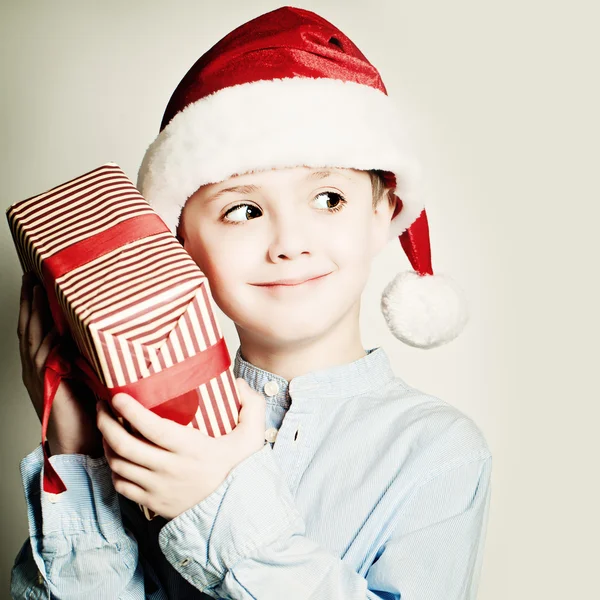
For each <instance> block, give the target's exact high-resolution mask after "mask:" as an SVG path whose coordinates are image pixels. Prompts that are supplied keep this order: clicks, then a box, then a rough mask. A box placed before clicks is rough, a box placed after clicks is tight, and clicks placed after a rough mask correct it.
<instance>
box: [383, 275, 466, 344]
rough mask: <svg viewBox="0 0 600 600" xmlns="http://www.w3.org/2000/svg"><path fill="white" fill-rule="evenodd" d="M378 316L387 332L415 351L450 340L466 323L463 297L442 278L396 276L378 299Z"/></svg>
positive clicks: (445, 277) (451, 283)
mask: <svg viewBox="0 0 600 600" xmlns="http://www.w3.org/2000/svg"><path fill="white" fill-rule="evenodd" d="M381 312H382V313H383V316H384V317H385V320H386V323H387V325H388V327H389V328H390V330H391V332H392V333H393V334H394V335H395V336H396V337H397V338H398V339H399V340H400V341H402V342H404V343H405V344H408V345H409V346H414V347H415V348H435V347H436V346H442V345H443V344H446V343H447V342H449V341H451V340H453V339H454V338H455V337H456V336H458V334H459V333H460V332H461V331H462V330H463V329H464V327H465V325H466V323H467V321H468V309H467V303H466V300H465V297H464V295H463V293H462V291H461V290H460V289H459V287H458V286H457V285H456V284H455V283H454V282H453V281H452V279H450V278H449V277H447V276H445V275H439V274H436V275H422V276H421V275H419V274H418V273H416V272H415V271H405V272H403V273H398V275H396V277H395V278H394V279H393V280H392V281H391V282H390V283H389V284H388V286H387V287H386V288H385V290H384V291H383V294H382V296H381Z"/></svg>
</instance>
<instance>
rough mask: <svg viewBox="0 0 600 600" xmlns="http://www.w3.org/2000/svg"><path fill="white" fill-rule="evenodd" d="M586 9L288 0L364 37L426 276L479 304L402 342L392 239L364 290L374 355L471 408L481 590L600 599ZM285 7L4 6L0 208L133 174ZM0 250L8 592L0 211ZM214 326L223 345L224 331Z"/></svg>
mask: <svg viewBox="0 0 600 600" xmlns="http://www.w3.org/2000/svg"><path fill="white" fill-rule="evenodd" d="M593 4H594V3H593V2H589V3H585V2H580V1H574V0H573V1H571V2H569V3H567V2H547V1H546V2H542V1H541V0H540V1H538V2H535V1H534V0H518V1H515V0H505V1H504V2H496V3H491V2H481V1H479V2H478V1H476V0H456V1H454V2H445V1H443V0H425V1H424V0H421V1H419V2H400V1H389V2H384V1H381V0H370V1H369V2H358V1H351V2H348V1H347V2H343V3H342V2H339V3H338V2H334V1H330V2H303V3H301V6H303V7H304V8H309V9H313V10H316V11H317V12H319V13H321V14H322V15H323V16H324V17H326V18H328V19H329V20H331V21H332V22H333V23H335V24H336V25H337V26H338V27H340V29H342V30H343V31H344V32H345V33H346V34H348V35H349V36H350V37H351V38H352V39H353V40H354V41H355V42H356V43H357V45H358V46H359V47H360V48H361V49H362V50H363V52H364V53H365V54H366V55H367V57H368V58H369V59H370V60H371V61H372V62H373V63H374V64H375V65H376V66H377V67H378V68H379V69H380V71H381V73H382V76H383V79H384V81H385V83H386V85H387V87H388V91H389V93H390V94H391V95H392V96H393V97H394V98H396V100H397V102H398V103H399V104H400V105H401V106H402V107H403V110H404V111H405V113H406V115H407V127H408V128H409V130H410V133H411V136H412V137H413V139H414V145H415V149H416V151H417V152H418V155H419V157H420V159H421V161H422V162H423V164H424V167H425V174H426V177H427V180H428V192H427V198H426V201H427V207H428V214H429V218H430V225H431V238H432V251H433V260H434V269H437V270H438V271H440V272H446V273H449V274H450V275H452V276H453V277H454V278H455V279H456V280H458V281H459V282H460V283H461V284H462V286H463V287H464V289H465V291H466V293H467V295H468V297H469V300H470V305H471V315H472V316H471V321H470V324H469V326H468V328H467V330H466V331H465V333H463V335H462V336H461V337H460V338H459V339H458V340H455V341H454V342H453V343H451V344H449V345H447V346H446V347H443V348H439V349H435V350H429V351H420V350H416V349H412V348H409V347H407V346H404V345H403V344H401V343H400V342H397V341H396V340H395V339H394V338H393V337H392V336H391V334H389V333H388V332H387V330H386V327H385V323H384V321H383V317H382V316H381V314H380V313H379V308H378V303H379V294H380V293H381V290H382V289H383V287H384V286H385V284H386V283H387V281H388V280H389V279H391V277H392V276H393V275H394V273H395V272H396V271H398V270H401V269H406V268H408V261H407V260H406V258H405V256H404V254H403V253H402V251H401V249H400V246H399V244H396V243H390V244H389V246H388V247H387V248H386V249H385V250H384V251H383V253H382V254H381V256H380V257H379V258H378V260H377V262H376V264H375V269H374V271H373V276H372V278H371V281H370V283H369V286H368V289H367V290H366V292H365V297H364V309H363V316H362V325H363V331H364V343H365V346H367V347H370V346H373V345H383V346H384V347H385V349H386V350H387V351H388V353H389V354H390V356H391V359H392V361H393V365H394V367H395V370H396V372H397V373H398V375H400V376H401V377H403V378H404V379H405V380H407V381H408V382H409V383H410V384H412V385H414V386H416V387H418V388H421V389H423V390H425V391H427V392H430V393H433V394H436V395H438V396H440V397H441V398H443V399H445V400H447V401H449V402H451V403H452V404H454V405H455V406H457V407H458V408H459V409H461V410H462V411H464V412H465V413H466V414H468V415H470V416H471V417H472V418H473V419H474V420H475V421H476V422H477V423H478V424H479V426H480V427H481V429H482V430H483V432H484V434H485V436H486V437H487V440H488V442H489V444H490V446H491V449H492V452H493V456H494V466H493V480H492V489H493V492H492V503H491V511H490V523H489V529H488V536H487V547H486V552H485V558H484V563H483V573H482V579H481V585H480V594H479V598H481V599H482V600H505V599H506V598H511V600H517V599H524V600H525V599H527V600H529V599H531V598H545V599H548V600H550V599H559V598H560V599H562V598H592V597H598V596H596V594H598V584H597V581H596V576H595V575H596V571H597V569H598V564H599V558H600V556H599V552H598V543H597V540H598V539H599V537H600V528H599V519H598V506H599V505H600V497H599V495H598V484H597V479H598V476H597V474H598V468H597V464H596V460H594V459H596V458H599V457H600V456H599V453H598V445H597V442H595V441H594V438H597V435H596V429H597V422H598V417H599V416H600V412H599V411H598V408H597V402H598V400H600V394H599V393H598V383H597V378H596V373H597V371H598V368H597V366H596V361H597V358H598V352H597V348H596V344H595V343H594V342H595V341H596V339H597V337H598V320H597V318H596V316H595V314H594V313H595V310H596V307H597V306H598V301H599V298H598V291H597V289H598V286H597V285H596V282H595V281H594V280H595V279H597V271H596V269H595V268H594V267H595V264H594V265H592V259H593V258H595V259H597V258H598V257H600V253H599V252H598V246H597V245H596V246H595V248H594V247H593V244H594V243H595V242H594V241H593V238H594V234H595V233H596V232H597V222H598V218H599V217H600V211H599V210H598V201H599V200H600V194H599V193H598V192H599V187H600V186H599V184H598V164H599V162H600V161H599V158H600V156H599V151H598V147H599V145H598V144H599V142H598V139H599V137H600V127H599V119H598V106H600V97H599V96H600V95H599V93H598V56H599V52H600V44H599V43H598V35H597V23H598V14H597V10H596V9H592V5H593ZM278 5H279V4H278V3H276V2H268V1H256V0H255V1H254V2H244V1H242V0H238V1H235V2H234V1H229V0H221V1H220V2H217V3H209V2H199V1H191V0H190V1H188V2H183V1H181V2H170V3H169V4H167V3H166V2H158V1H148V0H146V1H143V2H142V1H137V2H133V1H129V2H121V3H106V2H92V1H88V2H75V1H71V2H66V1H55V2H45V1H28V2H19V1H18V0H11V1H8V2H7V1H6V0H5V1H4V2H3V3H2V8H1V9H0V10H1V15H0V45H1V50H2V51H1V53H0V61H1V64H2V66H1V79H0V81H1V85H2V93H1V95H0V102H1V103H2V105H1V110H0V115H1V116H0V122H1V138H0V139H1V149H0V177H1V178H0V182H1V188H0V190H1V191H0V200H1V202H0V204H1V206H2V207H4V208H6V207H8V205H9V204H11V203H12V202H14V201H16V200H20V199H22V198H25V197H28V196H31V195H34V194H37V193H40V192H42V191H45V190H46V189H48V188H50V187H52V186H54V185H57V184H59V183H62V182H63V181H65V180H67V179H71V178H73V177H75V176H77V175H80V174H82V173H84V172H86V171H88V170H91V169H92V168H95V167H96V166H98V165H100V164H102V163H104V162H106V161H108V160H114V161H115V162H117V163H118V164H119V165H121V166H122V168H123V169H124V170H125V171H126V172H127V173H128V175H129V176H130V177H131V178H132V179H134V180H135V177H136V173H137V168H138V165H139V162H140V160H141V158H142V155H143V153H144V151H145V149H146V146H147V144H149V143H150V141H151V140H152V139H153V138H154V136H155V135H156V133H157V129H158V126H159V123H160V120H161V117H162V112H163V109H164V107H165V105H166V102H167V100H168V99H169V96H170V94H171V92H172V90H173V89H174V88H175V85H176V84H177V83H178V81H179V79H180V78H181V76H182V75H183V74H184V73H185V71H186V70H187V69H188V68H189V66H191V64H192V63H193V62H194V61H195V60H196V58H197V57H198V56H200V54H201V53H202V52H204V51H205V50H206V49H208V47H209V46H211V45H212V44H213V43H214V42H216V41H217V40H218V39H219V38H220V37H222V36H223V35H224V34H225V33H227V32H228V31H230V30H231V29H232V28H234V27H236V26H237V25H239V24H241V23H243V22H245V21H247V20H249V19H251V18H253V17H255V16H257V15H258V14H260V13H262V12H266V11H268V10H271V9H273V8H276V7H277V6H278ZM586 5H587V6H586ZM593 12H595V13H596V14H593ZM0 244H1V253H0V263H1V269H2V270H1V274H2V275H1V290H0V292H1V293H0V334H1V335H2V344H1V346H0V381H1V385H2V388H1V389H2V399H1V402H0V428H1V429H0V444H1V451H0V461H1V462H0V466H1V472H2V476H3V488H2V489H3V493H2V495H1V496H0V519H1V523H0V531H1V532H2V547H1V548H2V549H1V565H2V566H1V569H0V590H1V592H0V596H1V597H8V581H9V574H10V567H11V565H12V561H13V560H14V557H15V555H16V554H17V551H18V549H19V547H20V546H21V544H22V543H23V541H24V539H25V538H26V536H27V521H26V515H25V503H24V498H23V490H22V487H21V480H20V476H19V471H18V464H19V460H20V459H21V458H22V457H23V456H24V455H25V454H27V453H28V452H30V451H31V450H32V449H33V448H34V447H35V445H36V444H37V443H38V441H39V435H40V427H39V423H38V421H37V418H36V416H35V413H34V411H33V409H32V408H31V406H30V402H29V399H28V396H27V395H26V392H25V390H24V387H23V385H22V383H21V379H20V363H19V357H18V351H17V338H16V335H15V331H16V319H17V312H18V294H19V287H20V272H19V266H18V262H17V259H16V254H15V253H14V250H13V246H12V241H11V238H10V234H9V231H8V228H7V225H6V222H5V221H4V219H2V222H1V223H0ZM225 329H226V337H227V340H228V343H229V346H230V350H231V351H232V352H233V351H234V350H235V348H236V347H237V340H236V337H235V332H234V330H233V328H232V327H231V326H229V325H228V324H225Z"/></svg>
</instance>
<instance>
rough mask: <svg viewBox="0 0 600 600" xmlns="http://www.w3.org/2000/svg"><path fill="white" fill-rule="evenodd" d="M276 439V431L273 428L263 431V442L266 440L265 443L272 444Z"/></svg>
mask: <svg viewBox="0 0 600 600" xmlns="http://www.w3.org/2000/svg"><path fill="white" fill-rule="evenodd" d="M276 438H277V429H275V427H269V429H267V430H266V431H265V440H267V442H271V443H272V442H274V441H275V439H276Z"/></svg>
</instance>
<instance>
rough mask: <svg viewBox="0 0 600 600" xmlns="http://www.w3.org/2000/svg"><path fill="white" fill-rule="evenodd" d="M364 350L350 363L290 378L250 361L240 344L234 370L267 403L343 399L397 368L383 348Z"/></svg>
mask: <svg viewBox="0 0 600 600" xmlns="http://www.w3.org/2000/svg"><path fill="white" fill-rule="evenodd" d="M365 351H366V352H367V354H366V355H365V356H363V357H362V358H359V359H358V360H355V361H353V362H351V363H347V364H344V365H336V366H334V367H329V368H326V369H319V370H317V371H312V372H310V373H306V374H304V375H299V376H298V377H294V379H292V381H291V382H288V381H286V380H285V379H284V378H283V377H280V376H279V375H276V374H275V373H270V372H269V371H265V370H263V369H259V368H258V367H255V366H254V365H253V364H251V363H249V362H248V361H247V360H245V359H244V358H243V357H242V353H241V347H240V348H238V350H237V353H236V356H235V360H234V366H233V372H234V375H235V377H242V378H243V379H245V380H246V381H247V382H248V384H249V385H250V387H252V388H253V389H254V390H256V391H257V392H260V393H262V394H264V395H265V396H266V400H267V403H268V404H277V405H280V406H284V407H285V408H289V406H290V404H291V401H292V399H293V400H294V401H297V400H302V401H308V402H310V401H311V400H314V401H318V402H321V401H323V400H328V401H329V400H331V401H334V400H335V399H340V400H341V399H344V398H348V397H349V396H358V395H360V394H364V393H366V392H368V391H370V390H372V389H374V388H377V387H380V386H382V385H384V384H386V383H388V382H389V381H390V380H391V379H393V378H394V372H393V371H392V368H391V366H390V362H389V359H388V356H387V354H386V352H385V350H384V349H383V348H381V347H378V348H371V349H369V350H365ZM269 382H274V383H269Z"/></svg>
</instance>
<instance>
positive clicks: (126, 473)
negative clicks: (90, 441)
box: [102, 440, 153, 491]
mask: <svg viewBox="0 0 600 600" xmlns="http://www.w3.org/2000/svg"><path fill="white" fill-rule="evenodd" d="M102 445H103V446H104V455H105V456H106V461H107V462H108V465H109V467H110V469H111V471H112V472H113V473H116V474H117V475H119V477H122V478H123V479H127V480H128V481H131V482H132V483H135V484H136V485H138V486H139V487H141V488H142V489H143V490H146V491H148V490H149V489H150V482H151V481H152V475H153V471H151V470H150V469H147V468H146V467H143V466H141V465H137V464H135V463H132V462H131V461H129V460H127V459H126V458H123V457H122V456H120V455H119V454H117V453H116V452H115V451H114V450H113V449H112V448H111V447H110V445H109V444H108V442H107V441H106V440H102Z"/></svg>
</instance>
